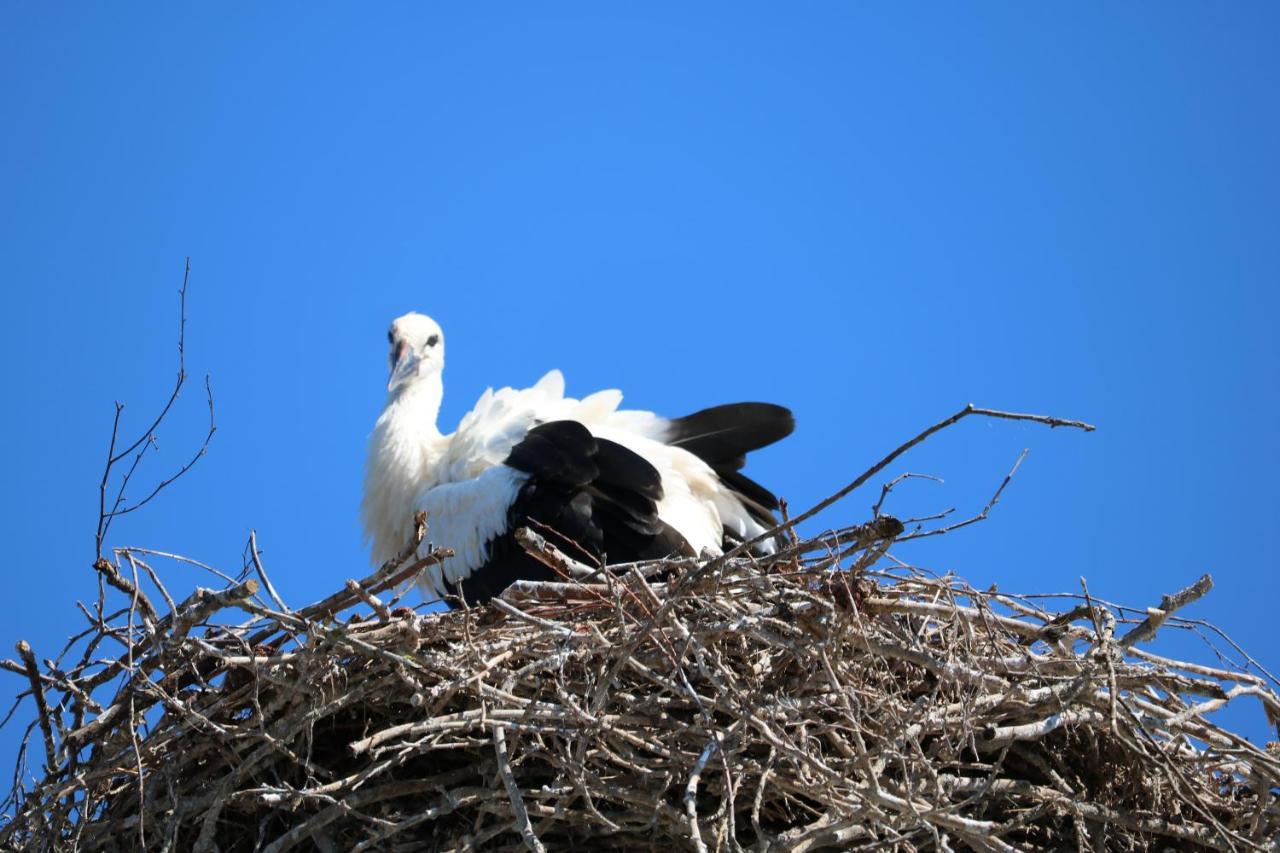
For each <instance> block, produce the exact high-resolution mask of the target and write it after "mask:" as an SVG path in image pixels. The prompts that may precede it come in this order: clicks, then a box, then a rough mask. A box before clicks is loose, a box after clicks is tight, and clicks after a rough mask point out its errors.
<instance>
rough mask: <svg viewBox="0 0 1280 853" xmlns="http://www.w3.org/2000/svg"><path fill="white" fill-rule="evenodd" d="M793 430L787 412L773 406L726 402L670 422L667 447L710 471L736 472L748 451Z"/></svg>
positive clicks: (792, 418) (789, 415)
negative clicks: (698, 459)
mask: <svg viewBox="0 0 1280 853" xmlns="http://www.w3.org/2000/svg"><path fill="white" fill-rule="evenodd" d="M795 428H796V420H795V418H794V417H792V415H791V410H790V409H786V408H784V407H782V406H775V405H773V404H772V403H729V404H728V405H725V406H712V407H711V408H710V409H703V410H702V411H700V412H694V413H693V414H692V415H685V416H684V417H683V418H676V419H675V420H673V421H671V422H670V423H669V424H668V427H667V429H668V432H667V444H670V445H673V446H675V447H682V448H684V449H685V450H687V451H689V452H690V453H692V454H694V455H695V456H699V457H701V458H702V459H703V460H704V461H705V462H706V463H707V464H708V465H711V466H712V467H713V468H714V467H719V466H724V467H727V468H732V469H733V470H735V471H736V470H737V469H739V468H741V467H742V465H743V463H744V462H745V461H746V456H747V454H748V453H749V452H751V451H752V450H759V449H760V448H761V447H767V446H768V445H770V444H773V443H774V442H775V441H781V440H782V439H784V438H786V437H787V436H789V435H791V431H792V430H794V429H795Z"/></svg>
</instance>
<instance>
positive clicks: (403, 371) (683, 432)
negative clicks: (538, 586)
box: [362, 313, 795, 604]
mask: <svg viewBox="0 0 1280 853" xmlns="http://www.w3.org/2000/svg"><path fill="white" fill-rule="evenodd" d="M388 338H389V340H390V343H391V379H390V381H389V382H388V383H387V403H386V407H385V408H384V409H383V411H382V415H381V416H380V417H379V418H378V422H377V424H376V425H375V426H374V429H373V435H372V436H371V437H370V439H369V459H368V464H367V467H366V471H365V484H364V501H363V504H362V514H363V518H364V529H365V536H366V538H368V539H369V540H370V541H371V542H372V551H373V553H372V559H373V563H374V565H379V564H381V563H382V562H384V561H386V560H388V559H390V558H391V557H392V556H394V555H395V554H397V553H398V552H399V551H400V550H401V549H402V548H403V547H404V545H405V543H406V542H408V541H409V538H410V536H411V533H412V529H413V516H414V513H415V511H417V510H426V512H427V526H428V531H429V533H428V539H429V540H430V541H431V543H432V544H434V545H436V546H437V547H444V548H452V549H453V551H454V556H453V557H452V558H450V559H448V560H446V561H444V562H443V563H442V564H441V565H439V566H433V567H432V568H430V569H429V570H428V573H427V574H425V575H424V576H423V578H422V580H421V582H420V583H421V586H422V589H423V593H424V594H425V595H426V596H427V597H428V598H429V599H434V598H444V597H445V596H447V595H454V594H456V593H457V592H458V585H459V583H460V584H461V591H462V594H463V596H464V597H465V599H466V600H467V602H468V603H470V604H476V603H479V602H483V601H486V600H488V599H489V598H491V597H492V596H495V595H497V594H498V593H500V592H501V591H502V590H503V589H505V588H506V587H507V586H508V585H509V584H510V583H512V582H513V581H515V580H518V579H530V580H549V579H553V578H554V576H553V575H552V573H551V572H550V570H549V569H547V568H546V567H545V566H544V565H543V564H542V563H540V562H538V561H537V560H535V559H533V558H532V557H530V556H529V555H528V554H527V553H525V552H524V550H523V549H522V548H521V547H520V546H519V544H517V543H516V542H515V540H514V536H513V534H514V532H515V531H516V530H517V529H519V528H520V527H522V526H531V527H533V528H534V529H537V530H538V531H539V532H542V533H544V534H546V532H547V531H548V530H551V531H554V532H555V534H558V536H557V537H555V538H559V539H560V540H561V542H558V543H557V544H561V545H563V546H564V547H565V550H566V552H567V553H570V554H577V555H581V553H582V552H583V551H585V552H587V553H588V554H590V555H592V556H593V557H595V558H597V559H602V558H603V559H607V560H608V562H611V563H620V562H631V561H634V560H642V559H651V558H661V557H668V556H673V555H686V556H687V555H698V554H701V553H703V552H707V551H709V552H711V553H713V554H718V553H721V552H722V549H723V548H724V547H725V544H726V542H734V541H744V540H745V539H748V538H753V537H755V536H758V535H760V534H761V533H764V532H765V531H766V530H768V529H769V528H771V527H772V526H774V524H775V523H776V520H775V518H774V515H773V511H774V510H775V509H777V507H778V501H777V498H775V497H774V496H773V495H772V494H771V493H770V492H769V491H768V490H766V489H765V488H763V487H762V486H760V485H759V484H757V483H755V482H753V481H752V480H749V479H748V478H747V477H745V476H743V474H742V473H740V471H739V469H740V468H741V467H742V466H743V464H744V463H745V461H746V454H747V452H748V451H751V450H755V449H757V448H760V447H764V446H766V445H768V444H772V443H773V442H775V441H778V440H779V439H781V438H783V437H785V436H786V435H788V434H790V432H791V430H792V429H793V428H794V426H795V422H794V420H793V419H792V417H791V413H790V412H789V411H788V410H787V409H784V408H782V407H781V406H774V405H771V404H768V403H736V404H732V405H727V406H717V407H714V408H710V409H704V410H702V411H700V412H696V413H694V414H692V415H688V416H687V417H683V418H676V419H666V418H661V417H658V416H656V415H654V414H653V413H651V412H641V411H629V410H620V409H619V408H618V405H619V404H620V403H621V402H622V394H621V392H619V391H616V390H609V391H600V392H598V393H595V394H592V395H591V396H589V397H586V398H584V399H582V400H575V399H572V398H570V397H566V396H564V377H563V376H561V375H560V372H559V371H558V370H552V371H551V372H550V373H548V374H547V375H546V376H543V377H542V378H541V379H540V380H538V383H537V384H536V385H534V386H533V387H532V388H525V389H522V390H517V389H514V388H503V389H501V390H499V391H494V390H493V389H492V388H490V389H489V390H487V391H485V392H484V394H482V395H481V396H480V399H479V401H478V402H477V403H476V405H475V408H473V409H472V410H471V412H469V413H468V414H467V415H466V416H465V417H463V419H462V421H461V422H460V423H459V424H458V429H457V431H456V432H454V433H452V434H450V435H445V434H442V433H441V432H440V429H439V428H438V427H437V426H436V418H437V416H438V415H439V412H440V400H441V397H442V395H443V393H444V386H443V384H442V382H441V372H442V371H443V369H444V333H443V332H442V331H441V330H440V326H439V325H437V324H436V322H435V321H434V320H432V319H431V318H430V317H427V316H424V315H422V314H416V313H414V314H406V315H404V316H403V317H400V318H398V319H397V320H396V321H395V322H393V323H392V324H391V330H390V332H389V333H388ZM566 540H567V541H566ZM553 541H554V539H553ZM770 545H771V543H766V545H765V547H764V548H763V549H762V550H765V551H768V550H771V547H770Z"/></svg>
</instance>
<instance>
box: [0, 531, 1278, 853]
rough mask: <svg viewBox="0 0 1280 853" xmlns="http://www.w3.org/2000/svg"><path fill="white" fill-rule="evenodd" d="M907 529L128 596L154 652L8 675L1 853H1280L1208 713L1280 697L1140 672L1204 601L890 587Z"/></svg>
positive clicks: (1272, 767) (549, 554)
mask: <svg viewBox="0 0 1280 853" xmlns="http://www.w3.org/2000/svg"><path fill="white" fill-rule="evenodd" d="M901 531H902V526H901V525H900V524H898V523H896V522H895V521H894V520H893V519H891V518H888V517H887V516H879V517H878V518H876V519H874V520H873V521H872V522H871V523H869V524H864V525H857V526H854V527H850V528H846V529H845V530H842V531H839V532H836V533H831V534H828V535H825V536H821V537H818V538H814V539H810V540H807V541H803V542H793V543H792V544H790V545H789V546H788V547H786V548H784V549H783V550H782V551H781V552H780V553H778V554H776V555H774V556H772V557H768V558H763V559H762V558H754V557H751V556H750V555H747V554H743V555H739V556H735V557H732V558H729V559H721V560H710V561H685V562H680V561H672V562H670V563H648V564H637V565H634V566H623V567H611V569H610V570H608V571H599V570H596V569H591V568H590V567H578V568H580V569H582V572H579V573H575V572H574V571H573V570H572V567H567V566H568V564H569V563H572V562H573V561H572V559H571V558H569V557H566V556H565V555H563V554H558V553H555V552H554V551H553V550H552V549H550V547H549V546H548V545H546V543H545V541H543V540H541V539H540V537H538V536H537V534H536V533H535V532H532V531H530V532H529V534H528V535H524V536H522V537H521V541H522V543H523V544H524V547H526V548H527V549H530V550H532V551H534V552H536V553H537V554H539V555H540V556H541V557H542V558H543V559H544V560H545V561H546V562H547V564H548V565H560V566H562V568H563V571H564V574H565V577H564V579H563V581H560V582H556V583H529V582H523V583H518V584H517V585H515V586H514V587H512V588H511V589H510V590H508V591H507V593H506V594H504V596H503V597H502V598H501V599H499V600H497V601H495V602H493V603H492V604H491V605H488V606H485V607H481V608H473V609H464V610H459V611H454V612H449V613H443V614H426V615H423V614H419V613H417V612H415V611H413V610H410V609H408V608H403V607H395V606H394V602H390V603H384V602H383V601H382V600H381V599H380V598H379V597H378V595H379V593H380V592H382V591H384V590H387V589H390V588H393V587H394V585H395V584H396V583H403V582H404V581H406V580H408V579H411V576H412V575H413V573H414V572H416V571H421V570H422V568H423V565H422V561H417V562H416V563H409V561H410V560H412V559H413V558H412V557H410V556H409V554H410V553H411V552H409V551H406V554H405V555H402V557H403V560H402V561H401V562H399V563H397V562H396V561H393V563H394V565H392V564H389V565H388V566H387V567H384V568H383V569H382V570H380V571H379V572H378V573H375V574H374V575H373V576H371V577H370V578H366V579H364V580H363V581H360V582H354V581H353V582H349V583H347V584H345V585H343V586H342V587H341V589H340V591H339V592H338V593H336V594H335V595H334V596H332V597H331V598H329V599H326V600H325V601H324V602H321V603H319V604H317V605H314V606H312V607H309V608H305V609H303V610H297V611H289V610H287V609H286V608H284V606H283V603H281V602H278V596H277V595H274V594H273V596H272V598H273V599H276V600H273V601H270V602H264V601H262V600H260V599H259V598H258V597H257V595H256V593H257V592H258V589H259V584H258V582H257V581H255V580H248V581H245V582H243V583H239V584H232V585H229V586H228V587H227V588H226V589H224V590H221V591H219V592H211V591H207V590H200V591H198V592H197V593H196V594H194V595H193V596H191V597H190V598H189V599H188V600H187V601H185V602H183V603H180V604H175V605H173V609H172V610H171V612H169V613H168V614H167V615H161V608H157V607H152V608H151V609H152V612H153V613H154V615H151V614H147V611H146V610H145V608H143V607H140V606H139V602H138V599H139V597H140V596H141V592H140V591H139V589H138V588H137V586H136V585H133V584H130V586H131V588H132V592H131V593H129V594H128V596H127V597H126V601H125V607H124V609H123V610H122V611H121V613H120V614H119V615H118V616H117V618H116V619H115V620H114V621H104V622H102V624H101V625H99V626H98V628H97V631H98V632H99V635H94V636H92V637H89V638H86V641H87V642H94V643H95V645H97V644H100V643H101V642H102V641H103V640H104V639H105V638H106V637H108V636H109V637H111V638H114V639H116V640H119V641H121V642H124V643H126V644H127V646H128V654H127V655H125V656H123V657H121V658H119V659H112V660H105V661H103V660H98V659H96V658H94V657H93V656H92V655H90V656H87V657H86V663H84V664H83V665H82V666H78V667H76V668H72V669H70V670H69V671H65V672H64V671H62V670H60V669H58V668H57V667H56V666H55V667H49V666H46V667H45V669H44V670H43V671H42V670H40V669H39V668H38V667H37V666H36V665H35V660H34V658H33V657H30V656H29V652H27V653H24V654H23V656H22V657H23V661H22V662H21V663H19V662H9V663H10V664H11V665H10V666H8V668H10V669H14V668H16V669H17V670H18V671H21V672H22V673H23V674H24V675H26V676H28V677H29V678H30V683H31V687H32V691H33V692H34V694H35V695H36V698H37V701H38V703H39V708H40V710H39V717H40V723H39V726H40V728H41V730H42V732H43V737H42V740H44V741H45V743H46V752H47V762H46V763H47V764H48V767H47V768H46V771H45V773H44V774H43V776H42V778H40V779H39V780H38V781H36V782H34V783H33V784H31V785H29V786H27V787H25V788H24V789H22V790H19V791H18V792H17V794H16V798H15V799H14V800H13V802H12V803H11V808H12V812H11V819H10V820H9V822H8V823H7V825H5V826H4V827H3V828H2V829H0V848H4V849H14V850H17V849H21V850H62V849H76V850H84V851H112V850H137V849H144V850H196V851H213V850H221V851H242V850H243V851H249V850H262V851H269V853H282V851H287V850H312V849H317V850H406V851H407V850H424V849H425V850H459V851H461V850H470V849H494V850H502V849H508V850H535V851H536V850H563V849H597V848H598V847H599V846H600V845H605V846H607V847H609V848H610V849H616V850H670V849H672V848H675V849H696V850H708V851H710V850H762V851H763V850H770V851H773V850H779V851H781V850H788V851H803V850H819V849H841V850H844V849H859V848H865V849H889V850H894V849H901V850H910V849H936V850H948V849H963V848H969V849H974V850H1022V849H1058V848H1070V849H1098V850H1101V849H1108V850H1111V849H1133V850H1145V849H1151V848H1153V847H1158V846H1168V847H1177V848H1180V849H1183V848H1185V849H1195V848H1202V849H1210V850H1254V849H1276V848H1277V844H1276V841H1275V839H1276V838H1277V836H1278V835H1280V802H1278V801H1277V797H1276V794H1275V793H1274V792H1275V791H1276V789H1277V788H1278V787H1280V754H1277V751H1276V749H1275V748H1274V746H1272V747H1270V748H1268V749H1263V748H1259V747H1257V746H1255V745H1253V744H1251V743H1249V742H1248V741H1247V740H1246V739H1244V738H1243V737H1240V736H1238V735H1236V734H1234V733H1232V732H1231V731H1228V730H1226V729H1224V728H1222V727H1220V726H1219V725H1217V724H1215V723H1214V722H1213V721H1211V720H1210V719H1209V718H1208V717H1207V716H1206V715H1207V714H1208V713H1209V712H1211V711H1213V710H1217V709H1219V708H1221V707H1223V706H1225V705H1228V704H1235V703H1238V702H1239V701H1240V700H1242V699H1245V697H1249V698H1250V699H1251V700H1257V701H1259V702H1260V703H1261V704H1262V706H1263V707H1264V709H1265V711H1266V713H1267V714H1268V716H1269V718H1270V719H1271V720H1272V721H1273V722H1274V721H1275V720H1277V719H1280V698H1278V697H1277V694H1276V693H1275V692H1274V686H1275V685H1274V683H1273V682H1271V681H1270V680H1269V679H1268V678H1267V677H1266V676H1265V675H1262V674H1256V673H1254V672H1250V671H1246V670H1245V669H1240V670H1236V669H1226V668H1222V667H1215V666H1206V665H1203V664H1192V663H1179V662H1176V661H1172V660H1168V659H1166V658H1163V657H1160V656H1158V655H1156V654H1154V653H1152V652H1149V651H1147V650H1145V649H1143V648H1142V647H1141V644H1143V643H1146V642H1148V641H1149V640H1151V639H1152V637H1153V636H1154V635H1155V632H1156V631H1157V630H1160V629H1162V627H1163V628H1165V629H1167V628H1168V627H1170V626H1175V625H1177V626H1186V625H1187V624H1189V623H1186V622H1183V621H1182V620H1180V619H1179V617H1177V616H1176V615H1175V613H1174V611H1175V610H1176V609H1177V608H1178V607H1180V606H1185V605H1186V604H1187V603H1189V602H1190V601H1191V600H1194V598H1196V597H1198V596H1199V595H1202V594H1204V593H1205V592H1207V591H1208V588H1209V586H1210V582H1209V581H1208V579H1207V577H1206V578H1204V579H1202V580H1201V581H1199V582H1198V583H1197V584H1194V585H1193V586H1191V587H1190V588H1189V589H1188V590H1187V591H1184V592H1182V593H1178V594H1175V595H1172V596H1166V597H1165V598H1164V599H1163V600H1162V602H1161V605H1160V607H1159V608H1152V609H1150V610H1149V611H1148V612H1146V613H1145V614H1138V613H1136V612H1135V611H1131V610H1125V609H1123V608H1118V607H1115V606H1110V605H1105V604H1102V603H1100V602H1098V601H1095V600H1094V599H1092V598H1088V597H1087V596H1086V594H1085V593H1082V594H1081V595H1080V596H1079V597H1076V598H1074V599H1066V598H1062V597H1058V598H1054V599H1050V600H1052V601H1055V602H1058V606H1059V608H1060V609H1058V610H1053V611H1051V610H1047V609H1045V608H1044V607H1043V606H1042V605H1041V604H1040V603H1039V602H1040V601H1041V599H1038V598H1032V597H1019V596H1013V595H1007V594H1002V593H999V592H995V591H987V592H982V591H979V590H976V589H973V588H971V587H970V586H968V585H967V584H965V583H964V582H963V581H961V580H959V579H957V578H955V577H950V576H948V577H942V578H939V577H934V576H931V575H929V574H926V573H923V572H920V571H916V570H913V569H909V568H904V567H901V566H899V567H898V568H895V569H884V568H882V567H880V564H879V563H878V562H877V559H878V558H880V557H881V555H883V553H884V551H885V548H886V547H887V545H888V544H889V543H890V542H891V541H892V540H893V538H894V537H895V536H897V535H898V534H900V533H901ZM411 545H414V546H416V545H417V543H416V542H415V543H411ZM434 559H439V558H438V557H437V558H434ZM429 561H430V560H428V562H429ZM565 561H568V562H567V563H566V562H565ZM406 563H408V565H406ZM256 570H257V571H258V572H259V573H260V575H261V576H262V578H263V580H264V581H265V573H264V572H263V571H262V568H261V565H260V564H258V565H257V567H256ZM266 583H269V581H266ZM120 594H121V595H122V596H125V595H126V594H125V593H120ZM149 606H150V605H149ZM353 607H360V608H361V609H362V611H365V612H367V613H368V614H369V615H368V616H365V617H358V616H356V615H353V614H351V613H350V612H349V611H350V610H351V608H353ZM226 609H234V610H238V611H241V612H243V613H245V614H248V618H247V619H246V620H245V621H243V622H240V623H239V624H234V625H232V624H214V622H216V621H222V622H225V621H226V620H225V619H222V620H217V619H215V615H216V614H218V613H219V612H224V611H225V610H226ZM125 611H127V612H125ZM142 614H147V615H146V616H145V618H143V616H142ZM1139 615H1141V616H1142V617H1143V618H1141V619H1140V618H1138V617H1139ZM104 673H109V675H107V676H106V677H104ZM112 685H116V686H115V688H114V691H115V692H114V693H113V695H111V696H110V697H109V699H107V700H105V701H102V702H101V703H99V702H96V701H95V700H94V699H93V698H92V697H93V696H94V695H95V693H100V692H101V690H102V689H105V688H110V687H111V686H112ZM593 845H594V846H593Z"/></svg>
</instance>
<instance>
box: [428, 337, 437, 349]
mask: <svg viewBox="0 0 1280 853" xmlns="http://www.w3.org/2000/svg"><path fill="white" fill-rule="evenodd" d="M438 343H440V336H439V335H432V336H431V337H429V338H427V346H429V347H433V346H435V345H436V344H438Z"/></svg>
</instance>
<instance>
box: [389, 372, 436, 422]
mask: <svg viewBox="0 0 1280 853" xmlns="http://www.w3.org/2000/svg"><path fill="white" fill-rule="evenodd" d="M443 397H444V383H443V382H441V379H440V374H439V373H435V374H433V375H431V376H424V377H422V378H421V379H419V380H418V381H417V382H414V383H412V384H410V385H408V386H406V387H403V388H401V389H400V390H399V391H397V392H396V393H395V394H394V395H393V396H392V398H391V401H390V402H389V404H388V406H387V408H389V409H393V410H394V411H395V416H394V420H395V421H397V422H399V423H400V424H404V425H406V426H407V427H408V428H409V429H410V430H412V431H413V433H415V434H416V435H418V436H421V437H424V438H439V437H440V428H439V427H438V426H437V425H436V420H437V419H438V418H439V417H440V401H441V399H443Z"/></svg>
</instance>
